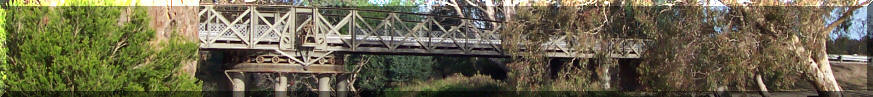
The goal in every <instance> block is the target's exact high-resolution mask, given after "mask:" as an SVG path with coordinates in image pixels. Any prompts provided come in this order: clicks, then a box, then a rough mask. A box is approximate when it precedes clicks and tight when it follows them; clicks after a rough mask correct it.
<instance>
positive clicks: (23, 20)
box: [4, 6, 200, 91]
mask: <svg viewBox="0 0 873 97" xmlns="http://www.w3.org/2000/svg"><path fill="white" fill-rule="evenodd" d="M7 11H8V13H7V14H9V15H8V16H6V17H5V19H6V20H8V22H7V23H8V24H6V25H4V27H5V28H9V29H6V30H5V31H7V32H10V33H9V35H8V36H7V37H6V38H7V39H9V41H8V43H7V45H8V47H9V48H8V49H9V52H8V55H9V56H10V59H9V60H8V61H9V62H10V65H9V66H8V68H7V69H8V70H9V71H14V72H9V74H8V75H9V76H8V79H6V80H5V81H7V82H6V84H7V85H8V90H10V91H181V90H184V91H191V90H200V85H199V83H197V82H196V81H197V80H195V79H194V78H193V77H190V76H186V75H184V74H181V73H179V72H181V71H180V70H179V69H178V67H179V66H180V64H181V63H182V62H184V61H190V60H194V58H195V57H196V55H197V53H196V52H197V44H196V43H189V42H184V41H183V39H179V37H176V36H174V37H173V38H171V40H170V41H169V42H167V43H159V44H157V45H152V44H150V43H149V42H150V40H153V38H155V36H154V35H155V32H154V31H153V30H152V29H150V28H149V25H148V23H149V18H148V16H147V13H146V9H145V8H142V7H96V6H70V7H20V6H12V7H10V8H9V9H7ZM123 14H124V15H123ZM157 48H160V49H157Z"/></svg>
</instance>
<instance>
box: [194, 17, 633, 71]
mask: <svg viewBox="0 0 873 97" xmlns="http://www.w3.org/2000/svg"><path fill="white" fill-rule="evenodd" d="M327 11H340V12H341V13H344V14H339V15H337V14H328V13H324V12H327ZM361 12H374V13H384V14H386V15H385V16H382V17H364V16H361V15H360V13H361ZM198 15H200V17H201V18H203V19H201V21H200V27H201V28H200V33H199V34H200V42H201V46H200V48H201V49H251V50H280V51H282V52H285V53H306V52H342V53H386V54H423V55H469V56H506V54H505V53H506V52H504V51H503V46H502V45H501V44H502V43H503V41H502V38H501V37H500V34H499V31H500V29H501V28H502V26H501V25H495V26H494V27H493V28H492V29H485V28H481V26H482V25H478V24H483V23H494V24H501V23H500V22H499V21H483V20H476V19H466V18H461V19H458V20H460V21H459V22H460V24H458V25H445V24H440V23H439V21H437V20H436V19H434V18H437V16H432V15H421V14H410V13H400V12H391V11H376V10H357V9H340V8H314V7H299V6H289V5H209V4H205V5H204V6H202V7H201V11H199V13H198ZM399 15H416V16H417V17H421V20H403V19H401V18H400V17H399ZM231 19H232V21H231ZM374 24H375V25H374ZM547 39H549V40H547V42H546V43H544V44H542V46H541V47H543V49H545V50H546V51H547V52H545V54H546V55H547V56H549V57H592V56H593V54H594V53H595V52H593V51H594V50H596V49H610V50H607V51H610V52H602V53H607V55H609V56H610V57H615V58H637V57H639V56H640V54H642V52H643V51H644V49H643V48H644V46H645V43H647V41H646V40H641V39H621V38H613V39H591V37H580V36H573V35H570V34H562V35H554V36H553V37H550V38H547ZM580 40H586V41H580ZM589 40H590V41H589ZM522 49H524V48H522ZM292 56H297V55H292ZM318 58H324V57H318V56H310V57H290V59H288V60H291V61H287V62H295V63H297V64H304V65H305V64H312V63H313V62H314V61H306V60H316V59H318ZM283 62H284V61H283Z"/></svg>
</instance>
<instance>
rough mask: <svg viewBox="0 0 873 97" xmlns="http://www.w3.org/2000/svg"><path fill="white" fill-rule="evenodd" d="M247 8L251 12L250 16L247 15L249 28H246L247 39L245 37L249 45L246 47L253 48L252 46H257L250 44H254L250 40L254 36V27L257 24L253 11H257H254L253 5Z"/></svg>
mask: <svg viewBox="0 0 873 97" xmlns="http://www.w3.org/2000/svg"><path fill="white" fill-rule="evenodd" d="M247 8H248V9H249V10H251V11H250V12H251V14H249V19H248V21H249V27H248V29H249V32H248V33H247V34H248V37H247V38H248V41H249V44H248V45H249V48H254V47H255V45H254V44H257V43H252V42H255V41H253V40H252V39H254V36H255V26H257V24H258V21H257V20H256V19H255V17H256V15H255V11H256V10H257V9H255V6H254V5H251V6H248V7H247Z"/></svg>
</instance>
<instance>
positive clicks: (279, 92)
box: [274, 73, 288, 97]
mask: <svg viewBox="0 0 873 97" xmlns="http://www.w3.org/2000/svg"><path fill="white" fill-rule="evenodd" d="M278 76H279V77H277V78H276V80H277V81H278V82H276V83H275V85H276V86H275V87H274V88H275V90H276V93H275V96H276V97H288V76H285V74H282V73H279V74H278Z"/></svg>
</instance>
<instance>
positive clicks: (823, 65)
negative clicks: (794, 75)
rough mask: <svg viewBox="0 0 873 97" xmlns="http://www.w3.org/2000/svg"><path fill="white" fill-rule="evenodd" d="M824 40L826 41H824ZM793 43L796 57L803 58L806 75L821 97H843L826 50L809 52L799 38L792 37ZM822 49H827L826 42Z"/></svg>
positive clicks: (823, 43)
mask: <svg viewBox="0 0 873 97" xmlns="http://www.w3.org/2000/svg"><path fill="white" fill-rule="evenodd" d="M823 40H824V39H823ZM791 41H792V42H793V43H792V44H793V47H794V51H795V54H796V55H800V56H801V57H802V61H805V62H803V63H804V64H802V65H805V69H806V71H805V72H804V75H805V77H806V79H807V81H809V82H810V83H812V85H813V87H815V89H816V90H817V91H818V93H819V96H820V97H841V96H842V95H841V94H840V92H839V91H842V88H840V86H839V84H837V80H836V79H835V78H834V74H833V71H832V70H831V66H830V63H829V61H828V59H827V52H826V50H825V49H820V50H818V51H811V52H807V51H806V49H805V48H804V47H802V46H801V43H800V39H799V38H798V37H797V36H792V38H791ZM819 45H821V47H825V45H826V44H825V42H820V43H819Z"/></svg>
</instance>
